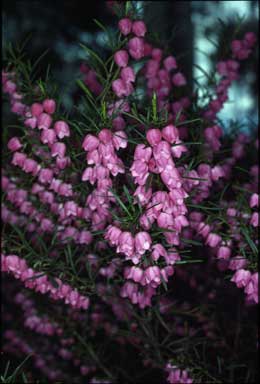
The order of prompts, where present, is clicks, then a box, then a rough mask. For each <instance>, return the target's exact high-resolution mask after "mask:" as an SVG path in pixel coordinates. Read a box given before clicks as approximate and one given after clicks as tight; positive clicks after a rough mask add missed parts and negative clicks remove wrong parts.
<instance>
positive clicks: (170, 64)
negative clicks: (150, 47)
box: [163, 56, 177, 72]
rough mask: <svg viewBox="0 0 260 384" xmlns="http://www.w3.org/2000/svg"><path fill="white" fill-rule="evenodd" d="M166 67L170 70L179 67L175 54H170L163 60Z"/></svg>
mask: <svg viewBox="0 0 260 384" xmlns="http://www.w3.org/2000/svg"><path fill="white" fill-rule="evenodd" d="M163 65H164V68H165V69H166V71H168V72H170V71H171V70H172V69H176V68H177V64H176V60H175V58H174V57H173V56H168V57H166V58H165V59H164V61H163Z"/></svg>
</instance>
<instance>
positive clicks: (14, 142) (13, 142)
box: [7, 137, 22, 152]
mask: <svg viewBox="0 0 260 384" xmlns="http://www.w3.org/2000/svg"><path fill="white" fill-rule="evenodd" d="M7 147H8V149H10V151H12V152H14V151H17V150H18V149H20V148H22V144H21V143H20V140H19V139H18V137H12V139H10V140H9V141H8V144H7Z"/></svg>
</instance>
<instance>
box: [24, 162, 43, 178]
mask: <svg viewBox="0 0 260 384" xmlns="http://www.w3.org/2000/svg"><path fill="white" fill-rule="evenodd" d="M23 170H24V172H26V173H32V174H33V175H34V176H35V175H37V173H38V172H39V170H40V165H39V164H38V163H37V162H36V161H35V160H32V159H26V160H25V161H24V164H23Z"/></svg>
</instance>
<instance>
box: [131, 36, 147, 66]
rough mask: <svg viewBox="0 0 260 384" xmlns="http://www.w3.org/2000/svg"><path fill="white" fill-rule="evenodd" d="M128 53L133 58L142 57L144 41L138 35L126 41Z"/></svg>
mask: <svg viewBox="0 0 260 384" xmlns="http://www.w3.org/2000/svg"><path fill="white" fill-rule="evenodd" d="M128 47H129V53H130V55H131V56H132V58H133V59H135V60H139V59H141V58H142V57H144V41H143V39H142V38H140V37H133V38H132V39H130V40H129V43H128Z"/></svg>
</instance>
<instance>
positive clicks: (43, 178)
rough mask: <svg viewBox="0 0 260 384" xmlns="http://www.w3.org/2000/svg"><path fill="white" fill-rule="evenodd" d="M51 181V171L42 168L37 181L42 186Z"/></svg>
mask: <svg viewBox="0 0 260 384" xmlns="http://www.w3.org/2000/svg"><path fill="white" fill-rule="evenodd" d="M52 179H53V171H52V170H51V169H49V168H42V169H41V170H40V172H39V175H38V180H39V181H40V182H41V183H42V184H50V183H51V181H52Z"/></svg>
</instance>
